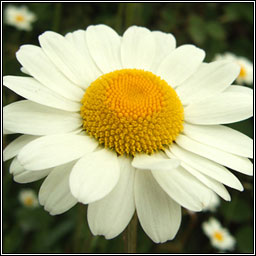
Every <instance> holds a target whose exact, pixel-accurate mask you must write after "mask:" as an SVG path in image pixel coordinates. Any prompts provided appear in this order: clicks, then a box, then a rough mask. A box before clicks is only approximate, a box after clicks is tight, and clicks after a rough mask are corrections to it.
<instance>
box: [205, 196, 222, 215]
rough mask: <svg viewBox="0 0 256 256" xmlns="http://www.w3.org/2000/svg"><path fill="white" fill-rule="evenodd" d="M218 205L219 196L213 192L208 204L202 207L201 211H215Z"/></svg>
mask: <svg viewBox="0 0 256 256" xmlns="http://www.w3.org/2000/svg"><path fill="white" fill-rule="evenodd" d="M219 205H220V198H219V196H218V195H217V194H216V193H213V195H212V199H211V201H210V202H209V204H208V205H207V206H206V207H205V208H204V209H203V211H210V212H216V210H217V208H218V207H219Z"/></svg>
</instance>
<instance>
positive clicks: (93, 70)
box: [65, 30, 102, 89]
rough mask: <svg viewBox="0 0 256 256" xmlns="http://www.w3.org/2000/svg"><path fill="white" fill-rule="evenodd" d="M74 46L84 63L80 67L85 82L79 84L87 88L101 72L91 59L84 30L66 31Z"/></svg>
mask: <svg viewBox="0 0 256 256" xmlns="http://www.w3.org/2000/svg"><path fill="white" fill-rule="evenodd" d="M65 37H66V38H67V40H69V41H70V42H71V43H72V44H73V45H74V47H75V48H76V49H77V50H78V51H79V54H80V55H81V57H82V58H83V60H84V62H85V64H84V66H83V67H82V68H83V73H84V76H85V78H86V82H85V83H84V84H81V85H80V86H81V87H82V88H84V89H85V88H87V87H88V85H90V84H91V83H92V82H93V81H94V80H96V79H97V78H98V77H99V76H100V75H102V72H101V71H100V70H99V69H98V67H97V66H96V64H95V62H94V61H93V59H92V57H91V55H90V52H89V49H88V46H87V42H86V32H85V30H77V31H75V32H73V33H68V34H67V35H66V36H65Z"/></svg>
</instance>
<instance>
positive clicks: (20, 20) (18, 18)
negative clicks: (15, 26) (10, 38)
mask: <svg viewBox="0 0 256 256" xmlns="http://www.w3.org/2000/svg"><path fill="white" fill-rule="evenodd" d="M15 19H16V21H17V22H22V21H24V20H25V19H24V16H23V15H20V14H19V15H17V16H16V17H15Z"/></svg>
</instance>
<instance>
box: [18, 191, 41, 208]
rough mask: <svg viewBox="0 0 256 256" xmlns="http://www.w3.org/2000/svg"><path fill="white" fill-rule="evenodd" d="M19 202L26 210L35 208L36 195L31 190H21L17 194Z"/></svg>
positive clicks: (36, 203)
mask: <svg viewBox="0 0 256 256" xmlns="http://www.w3.org/2000/svg"><path fill="white" fill-rule="evenodd" d="M19 200H20V202H21V203H22V204H23V205H24V206H25V207H28V208H35V207H37V206H38V205H39V204H38V199H37V196H36V193H35V192H34V191H33V190H32V189H23V190H21V191H20V193H19Z"/></svg>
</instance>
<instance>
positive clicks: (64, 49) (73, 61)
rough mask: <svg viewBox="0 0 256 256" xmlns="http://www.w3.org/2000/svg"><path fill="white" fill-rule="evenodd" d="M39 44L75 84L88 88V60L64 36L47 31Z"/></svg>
mask: <svg viewBox="0 0 256 256" xmlns="http://www.w3.org/2000/svg"><path fill="white" fill-rule="evenodd" d="M39 42H40V45H41V47H42V48H43V50H44V52H45V53H46V55H47V56H48V58H49V59H50V60H51V61H52V62H53V63H54V64H55V66H56V67H57V68H58V69H59V70H60V71H61V72H62V73H63V74H64V75H65V76H67V77H68V78H69V79H70V80H71V81H72V82H73V83H75V84H77V85H79V86H82V87H87V86H89V84H88V79H87V74H86V72H84V70H85V69H86V64H87V63H86V59H84V58H83V57H82V56H81V54H80V53H79V51H78V49H77V48H76V47H75V46H74V45H73V44H72V43H70V42H69V41H68V40H67V39H66V38H65V37H63V36H62V35H60V34H58V33H55V32H52V31H47V32H44V33H43V34H42V35H41V36H39Z"/></svg>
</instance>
